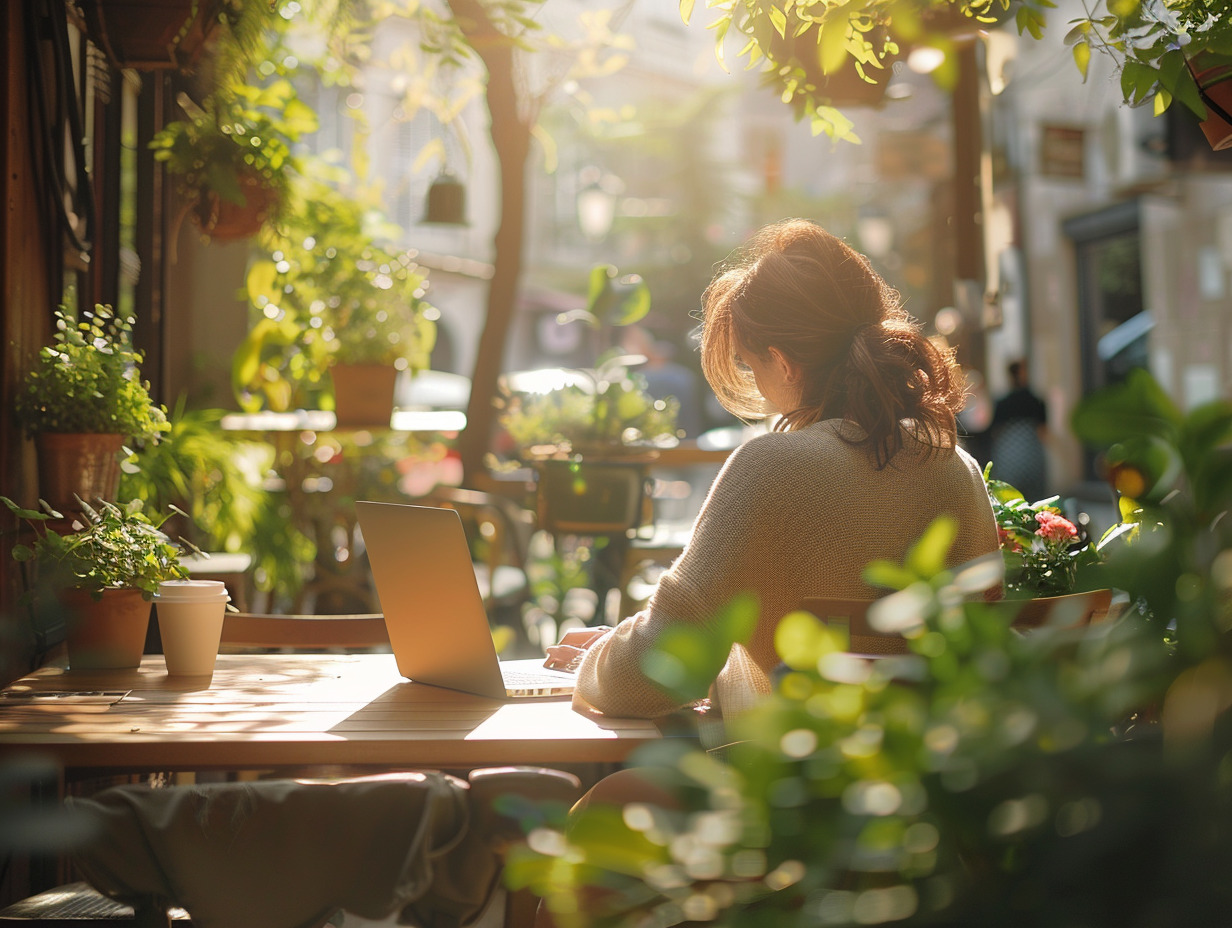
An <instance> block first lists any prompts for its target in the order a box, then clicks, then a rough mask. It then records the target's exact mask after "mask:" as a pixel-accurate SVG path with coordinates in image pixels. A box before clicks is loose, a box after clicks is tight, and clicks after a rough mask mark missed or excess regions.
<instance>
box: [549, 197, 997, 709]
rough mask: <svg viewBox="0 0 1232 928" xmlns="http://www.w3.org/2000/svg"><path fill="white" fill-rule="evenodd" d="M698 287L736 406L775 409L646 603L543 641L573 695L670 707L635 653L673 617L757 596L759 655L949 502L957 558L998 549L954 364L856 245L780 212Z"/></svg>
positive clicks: (722, 376)
mask: <svg viewBox="0 0 1232 928" xmlns="http://www.w3.org/2000/svg"><path fill="white" fill-rule="evenodd" d="M702 302H703V306H704V322H703V332H702V343H701V355H702V358H701V360H702V370H703V372H704V373H705V375H706V379H707V381H708V382H709V384H710V386H711V388H712V389H713V390H714V392H715V394H716V395H717V396H718V398H719V400H720V401H721V402H722V403H723V405H724V407H725V408H726V409H728V410H730V411H731V412H732V413H733V414H735V415H737V416H739V417H742V418H752V417H760V416H764V415H766V414H767V413H778V414H779V419H778V421H777V423H776V425H775V428H774V430H773V431H771V432H768V433H765V434H762V435H758V436H756V437H754V438H751V439H749V440H748V441H746V442H745V443H744V444H742V445H741V446H740V447H739V448H737V449H736V450H735V451H734V452H733V453H732V454H731V456H730V457H729V458H728V460H727V462H726V464H725V465H724V466H723V469H722V471H721V472H720V474H719V476H718V477H717V478H716V480H715V482H714V485H713V486H712V487H711V490H710V493H709V495H708V496H707V498H706V501H705V503H704V504H703V506H702V509H701V512H700V513H699V515H698V517H697V520H696V522H695V523H694V527H693V531H692V535H691V538H690V540H689V542H688V544H687V545H686V546H685V548H684V550H683V552H682V553H681V555H680V556H679V557H678V558H677V559H676V561H675V562H674V563H673V565H672V566H671V568H670V569H669V570H668V571H667V572H666V573H665V574H664V575H663V577H662V578H661V579H660V580H659V583H658V586H657V587H656V589H655V592H654V594H653V595H652V597H651V599H650V600H649V602H648V604H647V606H646V608H645V609H644V610H643V611H641V612H639V613H638V614H636V615H634V616H632V617H630V618H628V619H625V620H624V621H623V622H621V623H620V624H619V625H617V626H616V627H615V628H614V629H602V628H601V629H584V630H578V631H577V632H572V633H570V634H568V635H566V636H565V637H564V638H563V639H562V641H561V643H560V644H559V645H557V646H556V647H553V648H549V649H548V655H549V656H548V660H547V664H548V665H549V666H562V665H568V664H572V663H574V662H577V661H578V660H580V667H579V676H578V685H577V692H576V695H575V697H574V699H575V704H576V705H577V707H578V708H579V709H583V710H586V711H591V710H592V709H593V710H598V711H600V712H603V713H605V714H608V715H614V716H632V717H640V718H654V717H657V716H661V715H664V714H667V713H669V712H671V711H673V710H675V709H677V708H679V705H678V704H676V703H674V702H673V701H672V699H671V698H670V697H668V696H667V695H666V694H665V693H664V692H663V691H662V690H661V689H659V688H658V687H656V686H655V685H654V684H653V683H652V682H651V681H650V680H649V679H648V678H647V677H646V676H645V674H644V673H643V672H642V658H643V657H644V656H645V655H646V654H647V653H648V652H649V651H651V650H652V649H653V647H654V646H655V642H656V640H657V639H658V637H659V635H660V634H661V633H662V632H663V630H664V629H665V628H667V627H668V626H670V625H671V624H673V623H688V624H690V625H693V626H696V627H700V628H703V629H704V628H706V626H707V625H708V623H710V622H711V621H712V619H713V617H714V616H716V615H717V614H718V613H719V612H720V610H721V608H722V607H723V606H724V605H725V604H726V603H727V602H728V601H729V600H731V599H732V598H733V597H734V596H736V595H737V594H739V593H745V592H752V593H754V594H755V595H756V596H757V598H758V601H759V603H760V614H759V615H760V617H759V621H758V624H757V627H756V631H755V633H754V635H753V637H752V640H751V641H750V642H749V644H748V650H749V653H750V654H751V655H752V658H753V660H754V661H755V662H756V663H757V664H758V665H759V666H760V667H761V668H762V669H763V670H764V671H766V672H767V673H769V672H770V671H771V670H772V669H773V668H774V667H775V666H776V665H777V664H778V662H779V659H778V656H777V655H776V653H775V650H774V630H775V627H776V626H777V624H778V622H779V619H781V618H782V617H783V616H784V615H785V614H787V613H788V612H790V611H792V610H793V609H794V608H796V607H797V605H798V604H799V602H800V601H801V600H802V599H803V598H805V597H806V596H818V597H828V598H838V599H873V598H876V597H877V596H878V595H879V594H880V593H883V592H884V591H879V590H876V589H873V588H872V587H870V586H869V585H868V584H866V583H865V582H864V580H863V577H862V574H863V571H864V568H865V567H866V566H867V565H868V563H869V562H870V561H873V560H876V559H880V558H885V559H889V560H891V561H894V562H896V563H898V562H901V561H902V560H903V559H904V557H905V556H906V553H907V550H908V549H909V548H910V547H911V546H912V545H913V544H914V543H915V542H916V541H917V540H918V539H919V537H920V536H921V535H922V534H923V533H924V530H925V529H926V528H927V527H928V525H929V524H930V523H932V522H933V520H934V519H936V518H937V517H938V516H941V515H943V514H944V515H949V516H951V517H952V518H954V519H955V520H956V521H957V523H958V526H959V531H958V536H957V539H956V541H955V544H954V546H953V548H952V550H951V551H950V554H949V563H950V564H951V565H955V564H959V563H962V562H965V561H968V560H971V559H973V558H975V557H978V556H980V555H983V554H988V553H991V552H994V551H997V550H998V548H997V533H996V526H995V523H994V519H993V514H992V508H991V505H990V503H989V499H988V494H987V492H986V490H985V488H984V483H983V479H982V475H981V471H980V468H979V465H978V464H977V463H976V462H975V460H973V459H972V458H971V456H970V455H968V454H967V453H966V452H965V451H963V450H962V449H961V448H960V447H959V445H958V437H957V428H956V419H955V416H956V413H957V412H958V410H959V409H961V408H962V406H963V400H964V393H963V377H962V374H961V372H960V370H959V368H958V366H957V365H956V363H955V362H954V360H953V357H952V354H951V353H948V352H943V351H941V350H940V349H938V348H937V347H936V346H935V345H934V344H933V343H932V342H930V341H929V340H928V339H927V338H925V337H924V335H923V334H922V332H921V330H920V326H919V325H918V324H917V323H916V322H915V321H914V320H912V319H911V318H910V317H909V316H908V315H907V313H906V312H904V311H903V310H902V309H901V307H900V302H899V297H898V294H897V293H896V292H895V291H894V290H893V289H891V288H890V287H889V286H888V285H887V284H886V282H885V281H884V280H882V279H881V277H879V276H878V275H877V274H876V273H875V272H874V271H873V270H872V268H871V267H870V266H869V264H868V261H867V260H866V259H865V258H864V257H863V256H861V255H859V254H858V253H856V252H855V251H853V250H852V249H851V248H850V247H849V246H848V245H846V244H845V243H844V242H842V241H841V240H840V239H838V238H836V237H835V236H833V235H831V234H829V233H828V232H826V231H824V230H823V229H821V228H820V227H819V226H817V225H815V224H813V223H811V222H807V221H804V220H788V221H784V222H781V223H777V224H775V225H771V226H768V227H767V228H765V229H763V230H761V231H760V232H759V233H757V234H756V235H755V236H754V237H753V238H752V239H751V241H750V242H749V243H748V244H747V245H746V246H745V247H744V248H743V249H741V250H739V251H737V252H736V253H734V254H733V255H732V256H731V257H730V258H729V259H728V261H727V262H726V264H725V265H724V266H723V267H722V268H721V269H720V271H719V273H718V275H717V276H716V277H715V278H714V280H713V281H712V282H711V283H710V286H709V287H708V288H707V289H706V292H705V294H704V295H703V297H702Z"/></svg>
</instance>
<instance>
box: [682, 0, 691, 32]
mask: <svg viewBox="0 0 1232 928" xmlns="http://www.w3.org/2000/svg"><path fill="white" fill-rule="evenodd" d="M692 17H693V0H680V19H681V21H682V22H683V23H684V24H685V25H686V26H687V25H688V24H689V20H690V19H691V18H692Z"/></svg>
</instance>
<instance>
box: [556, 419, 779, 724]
mask: <svg viewBox="0 0 1232 928" xmlns="http://www.w3.org/2000/svg"><path fill="white" fill-rule="evenodd" d="M773 437H775V436H771V435H765V436H761V437H759V438H755V439H752V440H750V441H749V442H746V443H745V444H744V445H742V446H741V447H740V448H738V449H737V450H736V451H735V452H733V453H732V455H731V456H730V457H729V458H728V460H727V463H726V464H725V465H724V467H723V469H722V470H721V471H720V473H719V476H718V477H717V478H716V479H715V482H714V485H713V486H712V487H711V489H710V493H709V495H708V496H707V497H706V501H705V503H704V504H703V506H702V508H701V511H700V512H699V514H698V516H697V520H696V522H695V523H694V526H693V533H692V537H691V538H690V539H689V542H688V544H687V545H686V546H685V548H684V551H683V552H682V553H681V555H680V557H678V558H677V559H676V561H675V563H674V564H673V565H672V566H671V568H670V569H669V570H668V571H667V572H666V573H664V575H663V576H662V577H661V578H660V580H659V583H658V586H657V587H656V588H655V592H654V594H653V595H652V596H651V598H650V601H649V603H648V604H647V606H646V608H645V609H644V610H643V611H641V612H639V613H638V614H637V615H634V616H632V617H630V618H627V619H625V620H624V621H623V622H621V623H620V624H619V625H617V626H616V627H615V628H614V629H612V631H610V632H608V633H607V634H606V635H604V636H603V637H602V638H600V639H599V640H598V641H597V642H596V643H595V644H594V645H592V646H591V648H590V650H589V651H588V652H587V654H586V657H585V659H584V660H583V661H582V665H581V667H580V668H579V670H578V682H577V694H578V696H580V697H581V698H582V699H584V700H586V702H588V703H590V704H591V705H592V706H593V707H594V708H596V709H598V710H599V711H601V712H603V713H605V714H607V715H613V716H624V717H630V718H655V717H657V716H661V715H665V714H666V713H668V712H671V711H673V710H674V709H678V708H680V704H679V703H678V702H676V701H674V700H673V699H672V698H671V697H670V696H669V695H667V694H666V693H665V692H663V690H661V689H659V688H658V687H657V686H656V685H655V684H654V683H653V682H651V681H650V680H649V679H648V678H647V677H646V675H645V674H644V673H643V671H642V666H641V665H642V659H643V657H644V656H645V655H646V654H647V653H649V652H650V651H651V650H652V649H653V647H654V644H655V642H656V641H657V639H658V637H659V635H660V634H662V632H663V630H664V629H665V628H666V627H667V626H668V625H670V624H672V623H687V624H690V625H694V626H697V627H698V628H701V629H705V628H707V627H708V626H709V625H710V623H711V622H712V621H713V620H714V617H715V615H716V614H717V613H718V612H719V610H720V608H721V607H722V606H723V605H724V604H726V603H727V601H728V600H730V599H731V598H732V597H733V596H735V595H736V594H737V593H739V592H741V591H744V590H749V589H753V588H755V586H756V583H755V582H754V581H755V578H753V577H752V576H750V574H751V573H752V570H753V569H752V568H751V566H750V562H749V558H748V552H749V551H750V550H756V545H757V544H758V542H759V539H758V537H757V536H758V533H759V531H761V526H764V525H765V512H764V510H763V511H762V512H761V513H760V514H759V513H758V509H759V499H760V494H759V492H758V491H759V488H761V487H764V486H765V484H764V482H763V481H765V480H767V479H770V474H769V473H768V472H767V470H768V468H769V467H770V465H771V464H772V459H771V456H770V455H767V454H766V453H765V451H766V450H767V448H766V444H767V443H766V442H765V439H770V438H773ZM770 444H773V442H771V443H770Z"/></svg>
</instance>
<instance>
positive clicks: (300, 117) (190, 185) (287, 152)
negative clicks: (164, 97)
mask: <svg viewBox="0 0 1232 928" xmlns="http://www.w3.org/2000/svg"><path fill="white" fill-rule="evenodd" d="M180 102H181V106H183V107H184V109H185V110H186V112H187V116H188V118H187V119H181V120H176V121H174V122H170V123H168V124H167V125H166V126H164V127H163V128H162V130H160V131H159V132H158V133H157V134H156V135H155V136H154V138H153V139H151V141H150V148H152V149H153V150H154V157H155V159H157V160H159V161H161V162H163V163H164V164H165V165H166V167H167V170H168V171H170V172H171V173H172V174H174V175H176V177H177V179H178V183H179V185H180V188H181V190H182V191H183V192H184V194H185V196H186V197H187V198H189V199H192V200H198V199H200V198H202V197H204V196H207V195H208V194H210V193H213V194H215V195H217V196H218V197H221V198H222V199H224V200H226V201H228V202H230V203H235V204H237V205H240V206H244V205H246V203H247V195H246V194H245V191H244V184H243V178H245V177H252V178H257V179H258V180H259V182H260V184H261V185H262V186H263V187H265V188H268V189H270V190H273V191H274V192H275V193H276V194H277V196H278V198H279V199H281V198H282V197H284V196H285V195H286V193H287V189H288V187H289V184H290V177H291V174H292V173H293V172H295V171H296V170H297V169H298V162H297V159H296V158H295V156H294V155H293V154H292V152H291V146H292V144H294V143H295V142H297V141H298V140H299V139H300V137H301V136H303V135H305V134H307V133H311V132H315V131H316V129H317V115H316V113H315V112H314V111H313V109H312V108H311V107H310V106H308V104H306V103H304V102H303V101H302V100H300V99H299V97H298V96H297V94H296V92H295V88H294V87H293V86H292V84H291V82H290V81H289V80H288V79H286V78H279V79H277V80H274V81H271V82H269V83H268V84H265V85H255V84H249V83H246V82H245V81H244V79H241V78H234V79H232V80H230V81H227V82H226V83H224V84H223V85H222V86H221V87H219V88H218V89H217V90H216V91H215V92H214V93H212V94H211V95H210V96H208V97H206V99H205V100H204V102H203V104H202V105H201V106H197V105H196V104H194V103H192V101H190V100H188V99H187V97H183V96H182V97H181V100H180Z"/></svg>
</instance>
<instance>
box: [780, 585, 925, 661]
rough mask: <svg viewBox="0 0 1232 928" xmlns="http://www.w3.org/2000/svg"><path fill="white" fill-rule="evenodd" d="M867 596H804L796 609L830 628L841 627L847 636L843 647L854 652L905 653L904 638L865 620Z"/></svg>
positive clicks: (869, 600)
mask: <svg viewBox="0 0 1232 928" xmlns="http://www.w3.org/2000/svg"><path fill="white" fill-rule="evenodd" d="M873 602H875V600H871V599H823V598H821V597H813V596H810V597H806V598H804V599H802V600H801V601H800V609H801V610H802V611H804V612H811V613H812V614H813V615H815V616H817V618H819V619H821V621H822V622H823V623H824V624H826V625H828V626H830V627H831V628H836V629H841V630H843V631H844V632H846V634H847V637H848V645H847V650H848V651H851V652H852V653H854V654H875V655H879V656H880V655H887V654H908V653H910V649H909V648H908V647H907V639H906V638H904V637H903V636H902V635H900V634H898V633H897V632H883V631H878V630H877V629H875V628H873V627H872V626H871V625H870V624H869V622H868V607H869V606H871V605H872V604H873Z"/></svg>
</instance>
